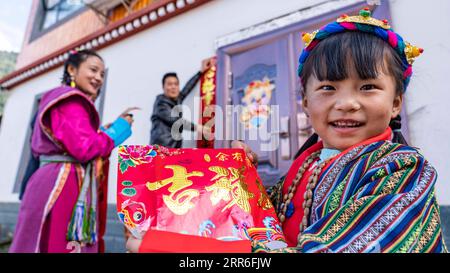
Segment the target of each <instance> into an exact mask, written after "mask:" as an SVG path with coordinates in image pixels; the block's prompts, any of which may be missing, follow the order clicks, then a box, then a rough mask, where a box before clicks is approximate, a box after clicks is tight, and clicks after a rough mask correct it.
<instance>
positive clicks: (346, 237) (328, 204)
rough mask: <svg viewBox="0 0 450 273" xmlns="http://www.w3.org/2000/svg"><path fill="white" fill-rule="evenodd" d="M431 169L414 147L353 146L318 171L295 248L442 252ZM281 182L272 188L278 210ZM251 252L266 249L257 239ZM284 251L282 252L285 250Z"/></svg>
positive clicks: (303, 250) (307, 249)
mask: <svg viewBox="0 0 450 273" xmlns="http://www.w3.org/2000/svg"><path fill="white" fill-rule="evenodd" d="M436 177H437V175H436V171H435V169H434V168H433V167H432V166H431V165H430V164H429V162H428V161H426V160H425V158H424V157H423V156H422V155H421V154H420V153H418V151H417V150H415V149H413V148H411V147H408V146H405V145H401V144H395V143H392V142H390V141H377V142H374V143H371V144H368V145H359V146H356V147H354V148H352V149H350V151H348V152H346V153H343V154H341V155H340V156H339V157H338V158H337V159H336V160H335V161H334V162H333V163H332V164H330V165H329V166H328V167H327V168H326V169H325V170H324V171H323V172H322V173H321V175H320V178H319V181H318V183H317V186H316V188H315V189H314V197H313V204H312V208H311V216H310V219H309V222H310V224H309V226H308V228H307V229H306V230H305V231H304V232H303V233H302V234H300V236H299V237H298V245H297V247H295V248H290V249H288V250H289V251H292V250H296V251H299V252H345V253H354V252H447V249H446V247H445V244H444V241H443V237H442V231H441V221H440V216H439V206H438V204H437V202H436V197H435V193H434V187H435V182H436ZM282 183H284V181H281V182H279V185H277V186H275V187H274V188H273V192H272V193H271V197H272V201H273V204H274V206H275V208H277V207H278V206H279V204H278V200H281V199H280V198H281V194H282V192H281V191H280V189H281V188H282ZM253 247H254V251H265V249H264V247H263V246H261V245H260V244H259V243H258V242H255V243H254V246H253ZM285 251H286V250H285Z"/></svg>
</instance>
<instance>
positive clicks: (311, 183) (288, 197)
mask: <svg viewBox="0 0 450 273" xmlns="http://www.w3.org/2000/svg"><path fill="white" fill-rule="evenodd" d="M320 152H321V151H317V152H314V153H312V154H311V155H310V156H308V157H307V158H306V159H305V161H304V162H303V165H302V166H301V167H300V169H299V170H298V172H297V175H296V176H295V178H294V181H292V184H291V185H290V186H289V189H288V192H287V193H286V194H285V195H284V196H283V202H282V203H281V212H280V213H279V214H278V218H279V220H280V222H281V223H283V222H284V221H285V220H286V212H287V211H288V207H290V206H293V204H292V199H293V198H294V195H295V192H296V191H297V188H298V184H300V181H301V179H302V177H303V175H304V173H305V171H306V170H308V169H309V167H310V165H311V163H312V162H314V161H315V160H316V159H317V158H318V157H319V155H320ZM328 160H329V159H327V160H325V161H323V162H321V163H320V164H319V165H318V166H317V167H316V168H315V169H314V171H313V172H312V174H311V175H310V176H309V178H308V184H307V185H306V191H305V194H304V201H303V206H302V207H303V219H302V221H301V223H300V232H302V231H303V230H305V228H306V227H307V226H308V218H309V214H310V211H311V206H312V201H313V190H314V188H315V187H316V185H317V181H318V179H319V175H320V173H321V172H322V169H323V167H324V166H325V164H326V163H327V162H328ZM288 217H289V216H288Z"/></svg>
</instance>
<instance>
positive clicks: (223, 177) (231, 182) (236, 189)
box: [205, 166, 254, 213]
mask: <svg viewBox="0 0 450 273" xmlns="http://www.w3.org/2000/svg"><path fill="white" fill-rule="evenodd" d="M209 170H210V171H212V172H215V173H216V176H214V177H213V178H212V179H211V181H215V183H214V184H213V185H211V186H208V187H206V188H205V189H206V190H207V191H212V194H211V203H212V204H213V205H217V204H218V203H219V202H220V201H221V200H223V201H226V202H228V204H227V205H226V206H225V207H224V208H223V209H222V212H223V211H224V210H226V209H228V208H231V207H232V206H233V205H238V206H239V207H240V208H241V209H242V210H243V211H245V212H247V213H250V211H251V208H250V202H249V199H250V198H253V197H254V194H253V193H250V192H249V191H248V187H247V184H246V183H245V181H244V180H245V176H243V172H244V170H245V167H243V168H241V169H236V168H232V167H229V168H228V169H227V168H224V167H219V166H213V167H210V168H209Z"/></svg>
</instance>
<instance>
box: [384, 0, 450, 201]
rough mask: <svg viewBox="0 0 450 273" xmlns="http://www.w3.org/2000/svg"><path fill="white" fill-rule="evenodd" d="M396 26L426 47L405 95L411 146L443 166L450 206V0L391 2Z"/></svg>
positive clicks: (442, 187)
mask: <svg viewBox="0 0 450 273" xmlns="http://www.w3.org/2000/svg"><path fill="white" fill-rule="evenodd" d="M390 4H391V14H392V20H393V27H394V29H395V31H397V32H398V33H400V35H402V37H403V38H404V39H405V40H407V41H409V42H411V43H412V44H415V45H418V46H420V47H423V48H424V49H425V51H424V54H423V55H422V56H420V57H419V58H418V59H417V60H416V62H415V63H414V64H413V70H414V74H413V78H412V81H411V85H410V86H409V89H408V91H407V92H406V96H405V103H406V107H407V113H408V121H409V124H408V125H409V128H410V137H411V143H410V144H411V145H412V146H416V147H419V148H420V149H421V151H422V153H423V154H424V155H425V157H426V158H427V159H428V160H429V161H430V162H431V164H432V165H433V166H434V167H435V168H436V169H437V172H438V181H437V197H438V201H439V203H440V204H442V205H450V184H449V182H450V163H449V162H450V160H449V158H450V127H449V124H450V107H449V102H450V85H449V83H448V81H447V80H448V79H449V78H448V77H449V73H450V17H449V16H448V13H449V12H450V1H448V0H433V1H422V0H391V1H390Z"/></svg>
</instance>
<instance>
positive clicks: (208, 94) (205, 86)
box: [197, 57, 217, 148]
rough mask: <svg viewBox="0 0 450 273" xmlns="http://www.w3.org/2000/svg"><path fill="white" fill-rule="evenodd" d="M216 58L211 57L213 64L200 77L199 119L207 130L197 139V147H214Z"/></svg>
mask: <svg viewBox="0 0 450 273" xmlns="http://www.w3.org/2000/svg"><path fill="white" fill-rule="evenodd" d="M216 60H217V59H216V58H215V57H214V58H213V59H212V62H213V65H212V66H211V68H210V69H208V70H207V71H206V72H205V73H203V75H202V77H201V78H200V98H201V100H200V120H199V123H200V124H202V125H203V126H204V128H205V130H206V131H207V132H208V133H207V134H206V137H205V136H202V139H200V140H198V141H197V148H214V139H213V136H214V115H215V114H214V107H215V105H216V89H217V85H216V74H217V63H216Z"/></svg>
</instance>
